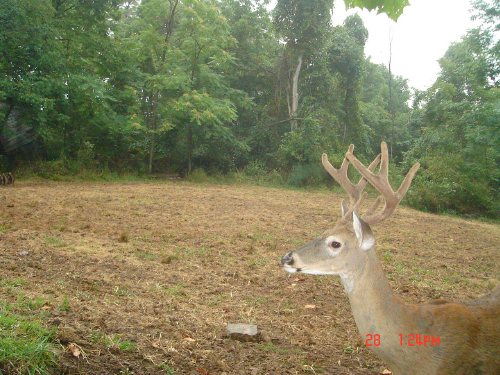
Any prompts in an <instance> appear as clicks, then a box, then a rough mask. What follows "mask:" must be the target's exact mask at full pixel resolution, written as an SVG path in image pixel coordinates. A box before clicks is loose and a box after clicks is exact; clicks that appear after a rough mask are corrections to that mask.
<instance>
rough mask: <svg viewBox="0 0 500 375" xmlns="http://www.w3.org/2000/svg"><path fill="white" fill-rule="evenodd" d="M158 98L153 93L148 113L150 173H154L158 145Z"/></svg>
mask: <svg viewBox="0 0 500 375" xmlns="http://www.w3.org/2000/svg"><path fill="white" fill-rule="evenodd" d="M156 100H157V97H156V95H155V94H153V95H151V106H150V110H149V113H148V116H149V122H150V126H149V130H150V131H151V135H150V140H149V164H148V171H149V174H151V173H153V160H154V153H155V146H156V125H157V124H156Z"/></svg>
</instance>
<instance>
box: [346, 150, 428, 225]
mask: <svg viewBox="0 0 500 375" xmlns="http://www.w3.org/2000/svg"><path fill="white" fill-rule="evenodd" d="M380 148H381V161H380V171H379V172H378V173H377V174H375V173H373V172H372V171H371V170H370V168H367V167H365V166H364V165H363V163H361V162H360V161H359V160H358V158H357V157H356V156H354V154H353V152H352V151H353V150H352V149H351V147H349V151H347V154H346V159H347V160H348V161H349V162H350V163H351V164H352V165H353V167H354V168H356V170H357V171H358V172H359V173H360V174H361V176H363V178H365V179H366V180H367V181H368V182H369V183H370V184H371V185H372V186H373V187H374V188H375V189H377V191H378V192H379V193H380V194H381V197H379V198H378V199H377V201H376V202H375V204H374V207H372V208H371V209H370V210H369V211H370V213H369V215H368V216H366V217H363V220H364V221H366V222H367V223H368V224H376V223H379V222H381V221H383V220H385V219H387V218H388V217H389V216H390V215H391V214H392V213H393V212H394V210H395V209H396V207H397V206H398V204H399V202H401V200H402V199H403V197H404V196H405V194H406V192H407V191H408V188H409V187H410V185H411V182H412V180H413V178H414V177H415V174H416V173H417V171H418V169H419V168H420V163H418V162H417V163H415V164H414V165H413V167H411V169H410V171H409V172H408V174H407V175H406V177H405V178H404V180H403V182H402V183H401V186H400V187H399V189H398V190H397V191H394V190H393V189H392V187H391V184H390V183H389V152H388V150H387V143H385V142H382V143H381V145H380ZM382 197H383V199H384V200H385V206H384V208H383V209H382V210H381V211H379V212H376V213H375V212H374V211H375V209H376V207H377V206H378V205H379V204H380V202H381V198H382Z"/></svg>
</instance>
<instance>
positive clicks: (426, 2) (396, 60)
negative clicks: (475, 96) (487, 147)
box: [333, 0, 473, 90]
mask: <svg viewBox="0 0 500 375" xmlns="http://www.w3.org/2000/svg"><path fill="white" fill-rule="evenodd" d="M469 9H470V0H410V5H409V6H408V7H406V8H405V10H404V12H403V14H402V15H401V17H399V19H398V21H397V22H394V21H392V20H390V19H389V18H388V17H387V16H386V15H385V14H377V13H376V12H368V11H367V10H363V11H361V10H359V9H355V10H349V11H347V12H346V10H345V6H344V1H343V0H335V7H334V11H333V23H334V24H341V23H342V22H343V20H344V19H345V17H346V16H347V15H350V14H353V13H358V14H359V15H360V16H361V18H362V19H363V22H364V24H365V27H366V28H367V29H368V33H369V36H368V41H367V43H366V47H365V55H366V56H369V57H370V60H371V61H372V62H374V63H377V64H379V63H382V64H384V65H386V66H387V65H388V63H389V57H390V52H389V51H390V45H391V39H392V62H391V69H392V72H393V73H394V74H396V75H400V76H402V77H404V78H407V79H408V82H409V84H410V86H412V87H415V88H417V89H420V90H423V89H426V88H428V87H430V86H431V85H432V84H433V83H434V81H435V80H436V78H437V75H438V73H439V70H440V69H439V63H438V60H439V59H440V58H441V57H442V56H443V55H444V54H445V52H446V50H447V49H448V47H449V46H450V44H451V43H452V42H457V41H459V40H460V38H461V37H462V36H464V35H465V33H466V32H467V29H470V28H472V27H473V22H472V21H471V20H470V13H469Z"/></svg>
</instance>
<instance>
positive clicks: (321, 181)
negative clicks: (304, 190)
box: [287, 163, 331, 187]
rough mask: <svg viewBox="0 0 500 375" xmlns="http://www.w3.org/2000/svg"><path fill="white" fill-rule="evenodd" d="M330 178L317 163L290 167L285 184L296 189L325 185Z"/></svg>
mask: <svg viewBox="0 0 500 375" xmlns="http://www.w3.org/2000/svg"><path fill="white" fill-rule="evenodd" d="M330 179H331V177H330V176H329V175H328V174H327V173H326V172H325V170H324V169H323V166H321V164H318V163H313V164H297V165H294V166H293V167H292V170H291V172H290V174H289V176H288V180H287V184H288V185H291V186H296V187H304V186H319V185H326V184H327V183H328V181H329V180H330Z"/></svg>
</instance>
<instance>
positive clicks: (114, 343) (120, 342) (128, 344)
mask: <svg viewBox="0 0 500 375" xmlns="http://www.w3.org/2000/svg"><path fill="white" fill-rule="evenodd" d="M90 338H91V340H92V341H93V342H94V343H96V344H101V345H103V346H104V347H105V348H106V350H111V349H115V350H119V351H121V352H127V351H133V350H135V349H136V347H137V345H136V343H135V342H132V341H128V340H124V339H122V338H121V337H120V336H119V335H105V334H104V333H101V332H92V333H91V335H90Z"/></svg>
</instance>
